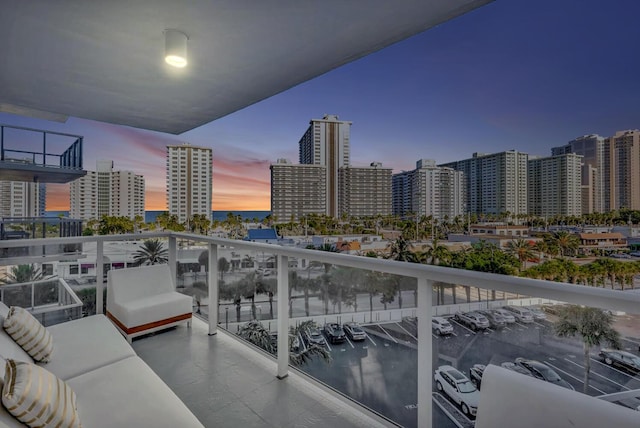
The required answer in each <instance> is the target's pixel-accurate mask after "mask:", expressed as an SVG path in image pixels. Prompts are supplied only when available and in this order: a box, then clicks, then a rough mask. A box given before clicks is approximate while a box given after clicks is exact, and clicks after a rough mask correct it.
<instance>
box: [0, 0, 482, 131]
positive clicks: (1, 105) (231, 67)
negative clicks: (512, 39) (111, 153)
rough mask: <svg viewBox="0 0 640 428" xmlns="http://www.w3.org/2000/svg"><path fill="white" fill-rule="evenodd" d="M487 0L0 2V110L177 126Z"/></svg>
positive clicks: (203, 119)
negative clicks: (178, 46)
mask: <svg viewBox="0 0 640 428" xmlns="http://www.w3.org/2000/svg"><path fill="white" fill-rule="evenodd" d="M489 1H491V0H429V1H426V0H414V1H409V0H408V1H403V2H397V1H389V0H367V1H345V0H325V1H322V2H319V1H310V0H309V1H303V0H277V1H276V0H262V1H255V0H253V1H252V0H218V1H210V0H181V1H177V0H173V1H167V0H136V1H129V0H127V1H125V0H109V1H78V0H56V1H51V0H30V1H11V0H10V1H3V7H2V13H1V14H0V40H2V56H3V58H2V67H0V112H8V113H15V114H22V115H27V116H34V117H40V118H44V119H49V120H66V117H68V116H74V117H81V118H87V119H94V120H98V121H102V122H109V123H114V124H121V125H129V126H133V127H137V128H144V129H151V130H156V131H162V132H168V133H172V134H179V133H182V132H185V131H188V130H190V129H193V128H195V127H198V126H200V125H203V124H205V123H208V122H210V121H212V120H214V119H217V118H219V117H222V116H225V115H227V114H229V113H232V112H234V111H236V110H239V109H242V108H243V107H246V106H248V105H251V104H253V103H255V102H258V101H260V100H263V99H265V98H267V97H270V96H272V95H275V94H277V93H279V92H282V91H284V90H286V89H289V88H291V87H293V86H295V85H297V84H299V83H302V82H304V81H307V80H309V79H312V78H314V77H316V76H319V75H321V74H323V73H326V72H327V71H330V70H332V69H334V68H336V67H339V66H340V65H343V64H346V63H348V62H350V61H353V60H355V59H358V58H361V57H363V56H365V55H367V54H369V53H371V52H374V51H377V50H379V49H381V48H384V47H386V46H388V45H390V44H392V43H395V42H397V41H400V40H403V39H405V38H407V37H409V36H412V35H414V34H417V33H420V32H422V31H424V30H426V29H428V28H430V27H433V26H435V25H437V24H440V23H442V22H444V21H447V20H449V19H451V18H453V17H455V16H458V15H461V14H463V13H464V12H467V11H469V10H472V9H475V8H476V7H479V6H481V5H483V4H486V3H488V2H489ZM167 28H175V29H179V30H181V31H183V32H185V33H186V34H187V35H188V36H189V42H188V58H189V65H188V67H187V68H185V69H172V68H171V67H170V66H168V65H166V64H164V61H163V57H164V35H163V30H164V29H167Z"/></svg>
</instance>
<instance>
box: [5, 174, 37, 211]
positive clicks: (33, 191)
mask: <svg viewBox="0 0 640 428" xmlns="http://www.w3.org/2000/svg"><path fill="white" fill-rule="evenodd" d="M39 197H40V186H39V185H38V183H32V182H26V181H4V180H3V181H0V218H3V217H40V216H41V215H43V214H44V212H42V211H40V203H39V202H40V201H39Z"/></svg>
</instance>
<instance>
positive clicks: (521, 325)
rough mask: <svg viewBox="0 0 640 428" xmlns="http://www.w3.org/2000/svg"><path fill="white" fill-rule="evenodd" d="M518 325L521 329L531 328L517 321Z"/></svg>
mask: <svg viewBox="0 0 640 428" xmlns="http://www.w3.org/2000/svg"><path fill="white" fill-rule="evenodd" d="M516 324H518V325H519V326H520V327H524V328H527V329H528V328H529V327H527V325H526V324H524V323H521V322H520V321H516Z"/></svg>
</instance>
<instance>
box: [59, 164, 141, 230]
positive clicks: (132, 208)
mask: <svg viewBox="0 0 640 428" xmlns="http://www.w3.org/2000/svg"><path fill="white" fill-rule="evenodd" d="M113 168H114V165H113V161H111V160H98V161H97V162H96V171H87V175H85V176H84V177H82V178H79V179H77V180H74V181H72V182H71V183H70V188H69V199H70V200H69V215H70V216H71V218H77V219H82V220H91V219H100V218H101V217H102V216H104V215H106V216H115V217H127V218H130V219H134V218H135V217H136V216H141V217H142V218H144V204H145V180H144V177H143V176H142V175H138V174H135V173H133V172H131V171H115V170H114V169H113Z"/></svg>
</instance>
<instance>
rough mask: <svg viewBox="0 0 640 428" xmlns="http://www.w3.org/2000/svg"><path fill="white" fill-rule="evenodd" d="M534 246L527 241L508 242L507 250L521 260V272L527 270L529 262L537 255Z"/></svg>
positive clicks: (514, 240) (513, 240)
mask: <svg viewBox="0 0 640 428" xmlns="http://www.w3.org/2000/svg"><path fill="white" fill-rule="evenodd" d="M533 249H534V247H533V244H532V242H531V241H529V240H527V239H522V238H518V239H512V240H511V241H509V242H507V245H506V247H505V250H506V251H507V253H510V254H512V255H514V256H516V257H517V258H518V260H520V270H522V269H526V268H527V260H529V259H532V258H533V257H534V256H535V254H534V252H533Z"/></svg>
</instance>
